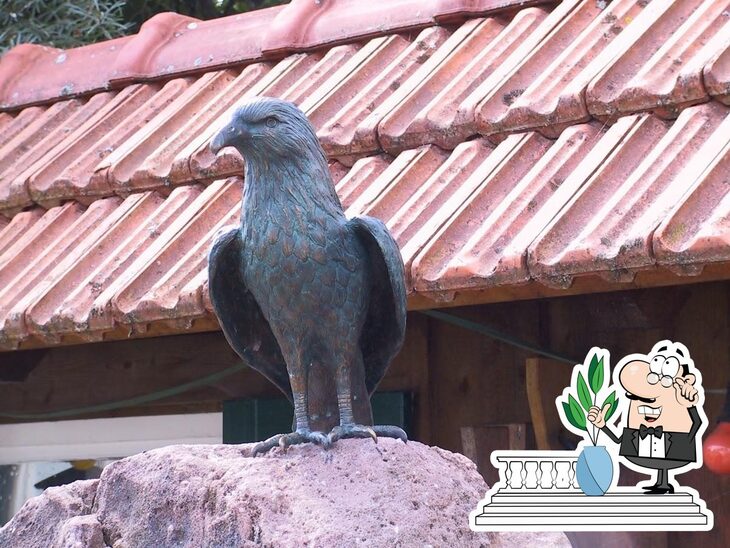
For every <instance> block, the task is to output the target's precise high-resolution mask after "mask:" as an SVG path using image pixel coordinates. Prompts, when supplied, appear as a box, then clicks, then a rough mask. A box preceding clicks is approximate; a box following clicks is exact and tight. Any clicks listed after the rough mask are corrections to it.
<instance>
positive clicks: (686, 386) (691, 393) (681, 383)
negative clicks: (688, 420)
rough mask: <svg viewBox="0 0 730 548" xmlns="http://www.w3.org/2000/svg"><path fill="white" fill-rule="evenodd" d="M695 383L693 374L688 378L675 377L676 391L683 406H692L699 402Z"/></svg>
mask: <svg viewBox="0 0 730 548" xmlns="http://www.w3.org/2000/svg"><path fill="white" fill-rule="evenodd" d="M693 385H694V378H692V376H691V375H690V376H689V378H688V379H685V378H684V377H677V378H676V379H674V392H675V394H676V396H677V401H678V402H679V405H681V406H682V407H692V406H693V405H696V404H697V389H696V388H695V387H694V386H693Z"/></svg>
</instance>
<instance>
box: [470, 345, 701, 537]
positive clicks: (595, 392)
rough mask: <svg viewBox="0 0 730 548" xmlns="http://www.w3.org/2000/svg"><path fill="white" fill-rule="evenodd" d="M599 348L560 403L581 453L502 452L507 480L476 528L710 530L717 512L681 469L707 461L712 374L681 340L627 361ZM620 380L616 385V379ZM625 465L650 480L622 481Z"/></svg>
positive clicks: (484, 506)
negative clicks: (706, 376)
mask: <svg viewBox="0 0 730 548" xmlns="http://www.w3.org/2000/svg"><path fill="white" fill-rule="evenodd" d="M610 358H611V356H610V353H609V352H608V350H605V349H602V348H597V347H594V348H592V349H591V351H590V352H589V353H588V355H587V356H586V358H585V361H584V363H582V364H578V365H576V366H575V367H574V368H573V373H572V378H571V383H570V386H569V387H567V388H565V390H563V393H562V394H560V395H559V396H558V397H557V398H556V400H555V404H556V407H557V412H558V414H559V416H560V419H561V422H562V423H563V425H564V426H565V427H566V428H567V429H568V430H570V431H571V432H573V433H575V434H577V435H578V436H581V437H582V438H583V440H582V441H581V442H580V443H579V444H578V447H577V448H576V449H575V450H574V451H494V452H493V453H492V456H491V461H492V464H493V465H494V466H495V467H496V468H497V469H498V470H499V477H500V480H499V481H498V482H497V483H496V484H495V485H494V486H492V488H491V489H489V491H488V492H487V494H486V497H485V498H484V500H482V501H481V502H480V503H479V505H478V506H477V508H476V509H475V510H474V511H473V512H472V513H471V515H470V517H469V521H470V526H471V528H472V529H473V530H475V531H528V530H532V531H549V530H557V531H706V530H709V529H712V526H713V514H712V512H711V511H710V510H708V509H707V506H706V504H705V502H704V501H703V500H702V499H701V498H700V496H699V494H698V493H697V491H696V490H695V489H692V488H691V487H686V486H680V485H679V484H678V483H677V481H676V479H675V477H676V476H677V475H678V474H681V473H683V472H686V471H687V470H692V469H694V468H699V467H701V466H702V446H701V442H702V434H703V433H704V431H705V429H706V428H707V416H706V415H705V412H704V410H703V409H702V405H703V404H704V391H703V388H702V374H701V373H700V371H699V370H698V369H697V368H696V367H695V365H694V362H693V361H692V359H691V357H690V354H689V350H688V349H687V347H686V346H685V345H683V344H682V343H680V342H672V341H669V340H664V341H660V342H658V343H657V344H655V345H654V347H653V348H652V350H651V352H649V353H648V354H631V355H628V356H626V357H624V358H622V359H621V360H620V361H619V362H618V364H617V365H616V367H615V368H614V371H613V378H612V379H611V374H610ZM611 380H612V382H611ZM619 464H621V465H623V466H626V467H628V468H630V469H632V470H635V471H637V472H639V473H642V474H647V475H649V476H650V479H649V480H646V481H642V482H640V483H639V484H637V485H635V486H630V487H628V486H621V487H619V486H618V485H617V484H618V479H619V473H620V467H619Z"/></svg>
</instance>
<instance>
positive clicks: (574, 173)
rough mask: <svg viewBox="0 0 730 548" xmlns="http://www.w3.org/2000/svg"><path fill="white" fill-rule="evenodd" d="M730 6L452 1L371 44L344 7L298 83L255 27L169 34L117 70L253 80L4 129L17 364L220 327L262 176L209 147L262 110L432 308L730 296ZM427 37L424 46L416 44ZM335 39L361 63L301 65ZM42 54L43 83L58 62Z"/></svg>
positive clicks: (0, 183) (4, 117)
mask: <svg viewBox="0 0 730 548" xmlns="http://www.w3.org/2000/svg"><path fill="white" fill-rule="evenodd" d="M535 3H536V2H531V3H530V4H535ZM726 3H728V4H730V0H728V1H727V2H724V1H723V2H719V3H710V2H701V1H700V0H688V2H687V3H686V4H684V5H681V6H680V5H676V4H678V3H674V4H671V5H670V4H669V3H664V2H662V3H660V4H657V5H656V6H654V5H653V4H652V7H646V8H645V4H646V2H645V1H644V0H616V1H614V2H612V3H610V4H608V7H606V9H602V8H601V5H602V4H601V3H597V2H594V1H592V0H585V1H582V2H579V1H577V0H573V1H566V2H563V3H561V4H560V5H559V6H557V7H556V8H555V9H553V10H552V11H550V8H551V7H552V5H551V4H545V5H543V6H542V7H539V8H536V7H532V8H526V9H525V8H519V7H516V5H515V4H514V3H512V2H509V1H506V0H505V1H504V2H500V1H490V0H464V1H461V0H458V1H457V0H454V1H451V0H433V1H430V2H428V3H419V9H422V10H423V11H422V13H420V14H415V13H407V10H406V7H409V6H410V7H412V3H410V2H409V1H407V0H403V1H399V2H396V3H395V4H392V3H391V4H388V10H391V12H388V13H386V15H387V16H388V17H390V19H387V18H385V19H384V21H385V23H384V24H385V26H384V27H383V28H384V29H386V30H383V31H382V32H381V31H378V36H376V37H370V35H369V34H368V33H369V32H370V31H369V30H368V29H369V28H370V27H369V26H368V25H370V23H369V22H368V21H370V20H371V19H368V17H370V18H373V17H374V16H373V15H372V14H373V13H375V10H374V7H373V6H375V7H378V8H381V9H382V8H383V3H382V2H380V1H379V0H373V1H372V6H370V5H365V4H363V3H353V2H350V1H349V0H341V1H338V2H336V4H337V6H338V10H340V11H341V12H340V13H337V14H335V17H334V18H335V19H337V18H341V17H345V16H347V17H349V18H350V19H347V20H345V19H342V21H344V22H345V23H346V24H347V25H352V27H347V25H345V26H344V27H342V28H340V29H334V32H333V33H332V34H330V35H326V34H325V33H324V31H323V29H324V27H323V26H321V25H322V23H321V21H329V22H330V23H331V22H332V21H333V20H334V19H333V18H332V17H333V15H332V14H331V13H329V14H328V13H327V11H326V10H324V11H322V10H319V8H317V9H315V8H312V6H310V5H309V4H308V3H303V2H296V3H293V4H291V5H290V6H289V7H291V8H292V9H295V11H296V10H303V11H302V13H305V12H306V13H309V15H307V17H309V16H310V15H311V20H309V19H308V20H307V21H308V23H307V25H308V26H307V25H303V27H302V29H300V30H301V32H298V33H296V34H292V35H291V36H289V37H285V38H286V39H287V40H289V43H288V44H284V45H282V46H281V48H282V49H281V50H276V51H280V52H281V53H282V54H283V53H288V56H287V57H284V58H283V59H280V60H278V61H276V60H267V58H266V57H265V56H264V54H266V51H267V50H266V49H265V46H264V50H261V51H263V52H264V53H263V54H262V53H260V52H259V53H256V52H257V51H259V50H260V48H261V44H264V43H265V41H264V40H263V38H264V36H263V34H264V33H263V32H261V33H258V34H257V33H253V34H255V36H254V35H252V36H251V37H250V39H249V37H248V35H247V38H246V39H245V40H243V41H242V42H241V43H240V44H233V42H231V40H232V37H233V36H234V35H235V32H234V31H235V30H236V29H239V30H240V29H244V30H245V29H247V28H249V27H248V26H247V25H249V23H251V22H252V21H253V19H246V17H243V18H242V19H235V20H234V19H230V18H229V19H227V20H226V19H224V20H221V21H218V22H215V23H212V22H211V23H205V24H204V25H203V27H202V30H201V31H200V33H198V32H197V30H198V29H199V28H200V27H199V26H198V24H197V23H196V22H195V21H191V20H189V19H185V18H180V17H178V16H170V17H167V16H165V17H159V18H158V19H156V20H153V21H151V22H150V23H148V24H146V26H145V28H144V29H143V32H142V33H140V35H137V36H136V37H134V38H133V40H134V41H133V42H128V43H129V44H136V45H135V46H134V47H131V46H125V48H124V51H123V52H122V53H120V54H119V55H118V56H117V57H115V58H114V59H113V61H114V63H116V64H117V66H118V67H121V66H124V67H125V68H124V71H123V72H124V74H127V78H128V79H129V78H132V79H135V78H136V79H137V80H149V79H150V74H151V73H149V74H148V73H147V72H145V71H147V70H148V69H149V67H151V66H153V65H154V64H155V63H163V59H168V60H169V59H175V61H174V63H173V64H175V67H176V68H175V69H174V70H175V71H178V70H179V71H182V72H183V73H186V72H190V70H191V69H190V68H189V64H190V62H191V59H192V63H193V65H195V60H196V59H195V58H191V57H188V56H187V53H188V52H191V51H192V49H191V48H190V47H189V46H185V45H184V44H186V43H190V42H191V41H193V38H195V36H199V37H201V41H202V42H205V40H208V39H212V38H211V37H212V36H213V35H214V34H215V32H218V31H219V32H220V34H221V36H222V37H223V38H222V39H221V45H220V49H219V50H216V51H218V53H217V54H216V55H214V59H213V60H211V61H210V62H211V63H213V65H210V66H221V65H215V63H221V64H222V65H223V66H226V65H228V64H229V61H228V60H231V59H234V58H235V60H237V61H235V60H234V61H231V63H233V62H243V61H244V57H245V56H246V55H248V54H247V53H245V51H250V52H253V53H251V55H252V56H253V57H251V58H250V59H248V60H246V62H248V63H249V64H248V65H246V66H243V67H241V66H235V67H230V68H226V69H224V70H217V71H210V70H208V72H205V73H204V74H198V75H194V76H188V77H185V78H176V79H172V80H167V81H163V80H160V81H146V82H143V83H132V84H128V85H126V86H124V85H123V84H124V83H125V82H126V80H124V79H123V78H124V76H123V75H122V73H121V72H120V73H119V74H118V75H117V76H118V79H117V80H114V83H115V85H119V86H120V87H121V89H119V90H114V91H103V92H100V93H97V94H95V95H92V96H90V97H88V98H76V99H68V98H65V99H64V100H59V101H56V102H55V103H53V104H51V105H46V106H31V107H27V108H24V109H17V110H16V111H14V112H5V113H0V131H2V136H3V137H2V140H1V141H0V212H1V213H2V214H3V215H4V217H0V348H5V349H7V348H14V347H17V345H18V344H21V345H24V346H25V345H39V344H40V345H49V344H57V343H59V342H74V343H78V342H80V341H84V340H86V341H89V340H100V339H102V338H106V337H126V336H128V335H129V333H130V332H133V333H139V332H144V331H145V330H148V329H152V330H153V331H155V330H157V329H159V328H160V326H163V325H164V326H167V327H166V329H167V331H168V332H169V331H171V330H172V331H177V330H181V329H189V328H191V327H190V326H191V325H193V322H195V323H194V325H196V326H201V325H203V326H207V327H205V328H208V329H210V328H213V327H214V325H215V324H214V322H213V320H212V319H211V318H212V317H211V314H210V302H209V296H208V294H207V285H206V265H205V261H206V254H207V250H208V247H209V245H210V242H211V239H212V238H213V236H214V234H215V233H216V232H217V231H218V230H219V229H220V228H221V227H223V226H224V225H227V224H230V223H234V222H237V221H238V217H239V214H240V199H241V195H240V188H241V182H240V179H230V180H226V179H225V177H228V176H230V175H236V174H241V170H242V161H241V158H240V156H239V155H238V154H237V153H235V152H233V151H231V150H230V149H228V150H226V151H225V152H224V153H222V154H221V155H219V156H217V157H214V156H213V155H212V154H211V153H210V152H209V150H208V146H207V145H208V142H209V140H210V138H211V137H212V135H213V133H214V132H215V131H217V129H218V128H219V127H220V126H221V124H223V123H224V122H226V121H227V120H228V117H229V116H230V113H231V110H232V109H233V108H235V107H236V106H237V104H238V103H239V102H240V101H241V100H242V99H244V98H246V97H251V96H254V95H270V96H275V97H281V98H285V99H288V100H291V101H294V102H295V103H297V104H298V105H300V106H301V107H302V108H303V109H304V110H305V112H307V114H308V115H309V117H310V119H311V120H312V121H313V123H314V124H315V126H316V128H317V130H318V135H319V136H320V138H321V140H322V142H323V145H324V146H325V149H326V150H327V152H328V153H329V155H330V171H331V173H332V175H333V179H334V180H335V182H336V188H337V192H338V194H339V196H340V198H341V201H342V203H343V205H344V207H345V208H346V210H347V213H348V215H357V214H370V215H374V216H377V217H379V218H382V219H383V220H384V221H385V222H386V223H387V224H388V226H389V227H390V229H391V231H392V233H393V235H394V236H395V238H396V240H397V241H398V243H399V245H400V246H401V252H402V254H403V257H404V261H405V263H406V270H407V276H408V288H409V291H410V292H411V293H412V302H416V301H413V299H416V300H418V299H421V300H420V301H418V302H422V303H433V302H435V301H448V300H450V299H453V298H461V297H460V296H461V295H487V297H484V298H486V299H490V298H492V297H489V295H497V294H499V295H503V296H504V295H506V296H507V297H506V298H509V296H510V295H512V294H513V293H514V294H517V292H518V291H519V290H520V288H525V287H532V288H537V289H535V291H536V292H537V294H545V292H546V291H552V292H553V293H552V294H562V293H561V292H564V290H565V288H568V287H569V286H572V287H575V286H576V285H577V286H579V287H584V285H583V282H584V281H585V279H586V278H590V279H592V280H595V279H596V276H597V275H598V276H602V277H603V278H604V280H603V281H601V282H600V283H604V284H606V286H605V287H610V288H616V287H620V286H622V285H623V286H629V284H638V283H639V282H638V281H634V277H635V276H644V274H646V272H657V273H660V274H661V275H666V276H673V278H671V280H678V279H679V278H677V277H676V274H677V273H679V274H698V273H700V272H701V271H702V269H703V268H705V267H706V265H713V267H712V268H711V269H710V270H712V271H713V272H715V271H717V272H720V273H721V275H723V276H724V274H722V272H725V271H723V270H722V268H723V265H726V266H730V245H728V236H727V234H728V232H729V230H730V226H729V225H730V222H729V221H728V219H729V218H730V212H729V211H730V210H729V208H730V202H728V198H727V190H726V188H725V187H726V185H725V184H724V182H725V178H726V177H725V174H726V172H727V169H728V167H730V166H728V165H727V162H728V160H727V158H728V157H730V148H729V147H730V145H729V144H728V142H729V141H728V139H730V137H728V135H730V126H728V123H730V122H729V121H728V120H730V108H728V106H726V105H725V104H723V102H725V103H727V102H728V99H727V97H728V91H727V90H728V84H727V82H728V77H727V75H728V72H729V71H728V70H727V69H728V65H729V62H728V54H727V52H728V46H729V45H730V42H728V39H727V37H726V34H727V33H726V32H725V29H726V27H727V21H726V20H725V19H727V18H726V16H725V15H723V11H722V10H719V8H718V6H725V4H726ZM333 5H334V4H328V6H330V7H331V6H333ZM404 6H405V7H404ZM657 6H659V7H657ZM687 6H690V7H692V8H694V9H689V8H687ZM289 7H287V8H282V9H280V10H278V11H276V12H275V17H276V19H277V20H279V16H280V15H282V14H285V13H287V11H286V10H287V9H289ZM371 8H372V9H371ZM452 8H453V9H452ZM505 8H507V10H506V11H505ZM409 9H410V8H409ZM307 10H313V11H311V13H310V12H308V11H307ZM399 10H400V11H399ZM449 10H451V11H449ZM271 13H274V12H271ZM271 13H269V14H259V15H261V17H264V19H265V18H266V17H270V16H271ZM288 13H289V14H291V13H294V12H293V11H289V12H288ZM306 13H305V15H306ZM359 14H362V21H360V22H358V21H357V19H358V17H359ZM474 15H480V16H482V15H483V16H484V17H480V18H476V19H474V18H472V19H469V17H473V16H474ZM287 17H288V16H287ZM302 17H304V16H302ZM399 17H400V19H398V18H399ZM328 18H329V19H328ZM419 18H421V19H419ZM464 18H466V21H463V19H464ZM264 19H262V20H264ZM265 20H267V21H269V20H270V19H265ZM271 20H272V21H273V19H271ZM373 20H374V19H373ZM421 20H423V21H425V23H423V24H422V23H420V22H418V21H421ZM318 21H319V22H318ZM388 21H390V22H388ZM409 21H410V22H409ZM413 21H416V22H415V23H413ZM434 21H447V22H448V23H449V24H450V26H449V27H440V26H436V25H434ZM279 22H281V20H279ZM190 23H195V24H196V26H195V28H191V29H188V28H187V25H189V24H190ZM391 23H393V24H394V25H395V26H394V27H392V29H391V30H387V28H388V27H387V25H389V24H391ZM454 23H456V24H454ZM201 24H202V23H201ZM328 24H329V23H328ZM399 25H405V26H399ZM269 26H271V25H269ZM305 27H306V28H305ZM421 27H424V28H421ZM347 28H351V30H347V31H346V32H342V33H341V36H340V35H338V34H337V33H340V32H341V31H342V29H347ZM404 28H410V29H411V30H412V29H414V28H418V29H419V30H418V31H417V32H415V31H413V32H412V31H408V32H403V33H401V34H398V33H396V32H395V31H394V29H395V30H403V29H404ZM181 29H182V30H181ZM215 29H218V30H217V31H216V30H215ZM177 33H180V34H179V36H176V34H177ZM206 33H207V34H206ZM226 33H227V34H226ZM318 33H319V34H318ZM224 35H225V36H224ZM205 36H207V37H208V38H205ZM312 36H318V38H317V40H325V41H326V40H329V39H332V40H333V42H332V43H337V42H338V41H340V40H341V39H342V40H346V41H347V42H348V43H347V44H344V45H338V46H333V47H328V48H327V49H318V50H316V51H311V52H305V53H291V52H292V51H294V52H295V51H297V50H302V49H309V45H308V42H307V40H309V39H310V38H311V37H312ZM327 36H329V38H328V37H327ZM338 36H340V37H339V38H338ZM229 38H230V39H229ZM363 38H367V40H365V41H362V39H363ZM140 40H142V41H141V42H140ZM125 43H126V42H125ZM142 43H144V44H146V46H145V47H144V48H141V47H140V46H139V44H142ZM282 43H283V42H282ZM322 43H325V42H322ZM154 44H158V45H159V47H158V48H155V47H153V46H154ZM320 45H321V44H320ZM135 48H136V49H135ZM236 48H238V49H236ZM246 48H249V49H248V50H247V49H246ZM257 48H259V49H258V50H257ZM97 49H98V48H97ZM102 49H103V48H102ZM91 51H96V50H94V49H91V50H83V51H77V50H73V56H71V57H69V59H71V58H73V63H78V62H80V61H79V59H80V57H79V56H80V55H82V54H83V55H86V53H88V52H91ZM272 51H274V50H272ZM22 52H23V48H21V50H19V51H18V52H16V53H22ZM28 52H29V55H30V57H29V59H31V61H32V60H33V56H36V57H37V59H36V60H35V61H32V62H38V63H40V65H38V66H46V65H44V64H43V63H47V62H48V59H50V58H49V57H48V55H49V53H48V51H47V50H43V49H41V50H35V49H33V48H31V49H30V50H28ZM227 52H228V53H230V55H231V56H233V57H230V56H229V57H226V55H227ZM105 55H111V54H109V52H107V53H105ZM108 59H112V57H108ZM226 59H228V60H226ZM6 61H7V59H3V61H2V65H0V72H3V71H6V72H7V71H11V72H12V70H11V69H9V68H8V67H9V66H10V65H14V66H15V67H16V69H18V67H19V66H20V65H18V64H17V61H18V56H17V55H14V56H10V58H9V61H8V62H9V65H8V64H7V63H6ZM31 61H29V62H31ZM122 61H124V62H122ZM670 61H671V62H670ZM677 61H679V62H677ZM169 62H171V63H172V61H169ZM207 62H208V61H201V63H200V66H202V67H203V68H205V67H208V65H205V63H207ZM186 63H187V64H186ZM31 64H32V63H31ZM73 66H76V65H70V68H73ZM154 66H156V67H157V68H155V69H154V70H162V69H161V68H160V67H162V65H161V64H158V65H154ZM135 67H136V68H135ZM184 67H188V68H184ZM622 67H623V68H622ZM11 68H12V67H11ZM21 69H22V67H21ZM18 70H20V69H18ZM29 70H31V69H29ZM32 70H35V69H32ZM69 70H70V69H69ZM74 70H76V69H74ZM134 70H137V71H138V72H134ZM163 72H164V71H163ZM21 73H22V70H21ZM130 75H131V76H130ZM622 75H625V76H622ZM160 76H161V75H160V74H157V75H156V76H155V77H156V78H159V77H160ZM54 78H56V77H55V76H53V77H52V78H50V79H49V82H50V81H53V79H54ZM24 81H25V80H24V79H23V77H22V74H21V76H20V80H17V78H16V79H15V80H12V81H10V80H8V81H7V82H5V85H4V87H3V89H5V90H7V89H15V88H14V86H18V85H19V86H21V87H20V88H18V89H21V88H22V86H23V85H25V84H24V83H23V82H24ZM609 92H610V93H609ZM1 94H2V90H0V97H2V95H1ZM698 101H699V102H701V103H702V104H698V105H692V103H696V102H698ZM638 111H650V112H651V113H639V114H637V112H638ZM596 117H598V119H595V118H596ZM667 117H669V118H672V117H676V120H671V119H667ZM609 123H610V124H609ZM199 183H202V184H199ZM115 194H116V195H117V196H116V197H115V196H113V195H115ZM68 200H71V201H68ZM62 202H64V203H63V204H62V205H58V204H59V203H62ZM38 204H40V205H42V206H45V207H49V208H50V209H48V210H47V211H46V210H45V209H43V208H42V207H40V206H39V205H38ZM22 208H29V209H26V210H25V211H20V209H22ZM717 268H719V270H717ZM705 270H707V269H705ZM578 278H581V281H580V283H578V284H575V283H574V282H575V280H576V279H578ZM638 279H639V278H637V280H638ZM644 279H646V277H643V278H641V280H644ZM668 279H669V278H668ZM642 283H643V282H642ZM667 283H676V282H667ZM548 286H549V287H550V288H560V289H546V288H547V287H548ZM539 288H543V289H539ZM571 291H572V289H571ZM577 291H580V289H578V290H577ZM479 298H482V297H479ZM425 299H430V301H426V300H425ZM419 306H420V305H419ZM424 306H425V305H424Z"/></svg>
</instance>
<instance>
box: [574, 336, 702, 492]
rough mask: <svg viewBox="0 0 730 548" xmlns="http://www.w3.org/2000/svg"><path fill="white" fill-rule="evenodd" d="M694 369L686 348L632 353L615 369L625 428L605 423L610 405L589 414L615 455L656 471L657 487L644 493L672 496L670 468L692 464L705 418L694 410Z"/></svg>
mask: <svg viewBox="0 0 730 548" xmlns="http://www.w3.org/2000/svg"><path fill="white" fill-rule="evenodd" d="M693 367H694V363H693V362H692V360H691V359H690V356H689V351H688V350H687V347H686V346H684V345H683V344H682V343H678V342H677V343H674V342H671V341H661V342H659V343H657V344H656V345H654V348H653V349H652V351H651V353H649V355H648V356H644V355H643V354H632V355H630V356H627V357H625V358H624V359H622V360H621V361H620V362H619V363H618V365H617V366H616V370H617V372H618V383H620V384H621V386H622V387H623V388H624V390H626V397H627V398H628V399H629V409H628V414H627V419H628V420H627V427H626V428H624V430H623V432H622V433H621V435H620V436H617V435H616V434H615V433H614V432H613V430H611V428H610V427H609V426H608V425H606V420H605V416H606V413H607V412H608V410H609V408H610V405H606V406H605V407H604V408H603V409H600V408H598V407H595V406H594V407H591V408H590V410H589V411H588V420H589V421H590V422H591V423H593V424H594V425H595V426H596V427H597V428H600V429H601V430H602V431H603V432H604V433H605V434H606V435H607V436H608V437H609V438H611V440H613V442H614V443H618V444H620V450H619V454H620V455H622V456H623V457H625V458H626V459H627V460H628V461H629V462H631V463H633V464H635V465H637V466H639V467H642V468H649V469H653V470H656V471H657V477H656V484H655V485H653V486H651V487H648V486H647V487H644V489H647V494H664V493H673V492H674V487H673V486H672V485H671V484H670V483H669V470H673V469H676V468H680V467H683V466H686V465H687V464H689V463H691V462H695V461H696V460H697V453H698V447H697V446H698V445H699V443H700V441H701V437H699V436H698V435H697V434H698V432H699V430H700V427H701V426H703V423H704V425H706V422H707V420H706V418H704V419H703V417H704V413H703V414H702V417H700V412H699V411H698V406H699V405H700V404H701V399H702V398H701V396H702V394H701V390H702V388H701V386H700V380H701V375H700V374H699V371H697V370H695V369H693ZM693 371H694V372H693ZM615 378H616V374H615V373H614V379H615Z"/></svg>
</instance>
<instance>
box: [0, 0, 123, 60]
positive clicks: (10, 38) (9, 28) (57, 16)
mask: <svg viewBox="0 0 730 548" xmlns="http://www.w3.org/2000/svg"><path fill="white" fill-rule="evenodd" d="M123 8H124V2H123V1H120V0H30V1H28V0H24V1H20V0H3V2H2V9H0V52H2V51H5V50H7V49H10V48H11V47H13V46H15V45H17V44H21V43H25V42H30V43H34V44H46V45H49V46H54V47H57V48H70V47H74V46H79V45H81V44H88V43H91V42H98V41H100V40H107V39H109V38H114V37H117V36H121V35H123V34H126V33H127V32H128V31H129V30H130V29H131V28H132V24H131V23H129V22H126V21H125V20H124V15H123V11H122V10H123Z"/></svg>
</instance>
